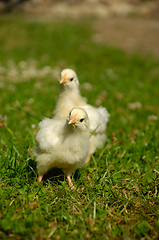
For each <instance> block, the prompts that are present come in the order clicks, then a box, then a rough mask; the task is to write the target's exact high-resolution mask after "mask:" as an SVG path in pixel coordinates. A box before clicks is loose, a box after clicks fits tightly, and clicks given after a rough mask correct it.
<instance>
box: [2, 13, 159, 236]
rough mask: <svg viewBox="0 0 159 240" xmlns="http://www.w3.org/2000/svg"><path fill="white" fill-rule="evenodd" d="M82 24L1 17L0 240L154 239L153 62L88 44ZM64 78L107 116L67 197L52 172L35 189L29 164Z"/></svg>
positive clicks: (156, 90) (156, 128) (157, 123)
mask: <svg viewBox="0 0 159 240" xmlns="http://www.w3.org/2000/svg"><path fill="white" fill-rule="evenodd" d="M91 24H92V20H86V21H84V20H83V21H82V20H80V21H62V20H61V21H49V20H48V21H44V20H39V19H27V18H24V17H21V16H18V17H15V16H3V17H2V16H1V17H0V172H1V175H0V199H1V201H0V209H1V213H0V239H24V240H25V239H32V240H34V239H36V240H43V239H57V240H59V239H66V238H67V239H131V240H132V239H158V238H159V232H158V229H159V208H158V204H159V186H158V184H159V137H158V136H159V61H158V60H156V59H155V58H154V57H153V56H151V55H147V56H140V55H138V54H137V53H131V54H130V53H129V54H128V53H125V52H124V51H122V50H120V49H118V48H115V47H113V46H107V45H104V43H103V44H101V43H100V44H99V43H95V42H93V40H92V39H93V38H92V36H93V34H94V33H93V30H92V28H91V26H92V25H91ZM63 68H72V69H74V70H75V71H76V73H77V75H78V78H79V81H80V89H81V94H82V95H83V96H84V97H86V98H87V99H88V102H89V103H90V104H92V105H94V106H99V105H102V106H104V107H106V108H107V110H108V112H109V113H110V121H109V123H108V127H107V137H108V138H107V142H106V145H105V147H104V148H103V149H100V150H98V151H97V152H96V153H95V155H94V156H93V157H92V159H91V161H90V163H89V164H88V165H85V166H84V167H82V168H81V169H79V170H78V171H77V172H76V173H75V174H74V176H72V178H73V182H74V185H75V186H76V189H77V190H76V191H71V189H70V188H69V187H68V183H67V181H66V179H65V178H64V177H63V174H62V172H61V171H60V170H59V171H57V170H53V171H50V172H49V173H48V174H47V175H46V176H45V177H44V180H43V181H42V182H41V183H38V181H37V171H36V163H35V159H34V158H33V157H32V155H31V150H32V148H33V146H34V145H35V134H36V132H37V130H38V123H39V122H40V121H41V120H42V119H43V118H44V117H49V118H51V117H52V111H53V109H54V107H55V104H56V99H57V95H58V83H57V80H58V77H59V74H60V72H61V70H62V69H63ZM82 189H83V190H82Z"/></svg>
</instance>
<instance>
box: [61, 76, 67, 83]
mask: <svg viewBox="0 0 159 240" xmlns="http://www.w3.org/2000/svg"><path fill="white" fill-rule="evenodd" d="M66 75H67V74H65V75H64V76H63V77H62V78H61V79H60V84H65V83H67V80H66Z"/></svg>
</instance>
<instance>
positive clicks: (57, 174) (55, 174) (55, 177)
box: [27, 159, 80, 185]
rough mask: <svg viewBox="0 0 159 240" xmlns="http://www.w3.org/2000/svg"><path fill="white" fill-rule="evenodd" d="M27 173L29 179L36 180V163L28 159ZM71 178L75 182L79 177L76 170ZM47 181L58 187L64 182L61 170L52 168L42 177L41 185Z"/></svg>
mask: <svg viewBox="0 0 159 240" xmlns="http://www.w3.org/2000/svg"><path fill="white" fill-rule="evenodd" d="M27 171H28V173H29V175H30V177H31V178H35V177H36V178H37V168H36V162H35V160H33V159H29V162H28V167H27ZM72 177H73V178H74V179H75V180H77V179H79V177H80V174H79V170H78V169H77V170H76V171H75V172H74V174H73V175H72ZM47 180H49V181H52V182H54V183H55V184H57V185H60V184H61V183H60V182H63V181H64V180H65V175H64V173H63V171H62V169H61V168H52V169H50V170H49V171H48V172H47V173H46V174H44V176H43V179H42V181H43V183H44V184H46V182H47Z"/></svg>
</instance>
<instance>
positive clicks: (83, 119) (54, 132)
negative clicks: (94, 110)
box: [34, 108, 89, 184]
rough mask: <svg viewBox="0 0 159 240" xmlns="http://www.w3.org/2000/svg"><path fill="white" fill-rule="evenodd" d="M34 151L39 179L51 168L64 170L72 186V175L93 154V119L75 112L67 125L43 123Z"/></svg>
mask: <svg viewBox="0 0 159 240" xmlns="http://www.w3.org/2000/svg"><path fill="white" fill-rule="evenodd" d="M39 128H40V129H39V131H38V133H37V135H36V138H35V140H36V142H37V146H36V147H35V149H34V156H35V157H36V162H37V170H38V176H39V177H38V179H39V181H41V179H42V176H43V175H44V174H45V173H46V172H47V171H48V170H49V169H51V168H53V167H57V168H62V170H63V172H64V173H65V175H66V177H67V179H68V181H69V184H71V180H70V174H71V173H72V172H74V171H75V170H76V169H77V168H79V167H81V166H82V165H84V164H85V162H86V158H87V156H88V152H89V119H88V115H87V113H86V111H85V110H83V109H81V108H74V109H72V110H71V111H70V113H69V116H68V117H67V119H66V120H65V121H63V120H56V119H48V118H46V119H44V120H43V121H42V122H40V123H39Z"/></svg>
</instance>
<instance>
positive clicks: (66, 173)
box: [62, 169, 75, 190]
mask: <svg viewBox="0 0 159 240" xmlns="http://www.w3.org/2000/svg"><path fill="white" fill-rule="evenodd" d="M62 171H63V172H64V174H65V176H66V178H67V181H68V184H69V186H70V188H71V190H75V187H74V186H73V183H72V181H71V176H70V173H69V172H68V171H67V169H62Z"/></svg>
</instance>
